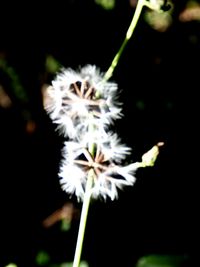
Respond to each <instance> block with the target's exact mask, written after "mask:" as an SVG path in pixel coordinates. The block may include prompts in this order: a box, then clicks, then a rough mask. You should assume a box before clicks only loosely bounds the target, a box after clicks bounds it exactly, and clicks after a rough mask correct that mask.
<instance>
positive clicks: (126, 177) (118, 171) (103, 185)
mask: <svg viewBox="0 0 200 267" xmlns="http://www.w3.org/2000/svg"><path fill="white" fill-rule="evenodd" d="M137 168H138V164H137V163H135V164H130V165H127V166H125V167H122V166H110V167H108V169H107V170H106V171H105V172H102V173H101V174H100V175H99V176H98V178H97V179H96V181H95V184H94V187H93V189H92V195H93V197H95V198H97V197H99V196H102V197H103V198H104V199H106V197H107V196H109V197H110V198H111V200H114V199H115V198H117V197H118V191H117V188H120V189H122V188H123V187H124V186H128V185H129V186H130V185H133V184H134V182H135V176H134V174H135V172H136V170H137Z"/></svg>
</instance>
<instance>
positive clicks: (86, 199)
mask: <svg viewBox="0 0 200 267" xmlns="http://www.w3.org/2000/svg"><path fill="white" fill-rule="evenodd" d="M93 175H94V174H93V169H91V170H90V171H89V173H88V179H87V183H86V188H85V193H84V199H83V206H82V211H81V218H80V225H79V231H78V238H77V243H76V250H75V255H74V262H73V267H79V265H80V258H81V252H82V247H83V239H84V233H85V226H86V221H87V216H88V210H89V205H90V197H91V188H92V182H93Z"/></svg>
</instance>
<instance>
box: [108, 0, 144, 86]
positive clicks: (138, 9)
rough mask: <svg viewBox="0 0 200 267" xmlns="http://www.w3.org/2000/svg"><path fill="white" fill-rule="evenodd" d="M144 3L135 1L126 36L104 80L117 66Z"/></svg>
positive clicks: (139, 0)
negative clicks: (135, 4)
mask: <svg viewBox="0 0 200 267" xmlns="http://www.w3.org/2000/svg"><path fill="white" fill-rule="evenodd" d="M145 4H146V1H145V0H138V3H137V6H136V9H135V12H134V15H133V19H132V21H131V24H130V26H129V28H128V31H127V33H126V37H125V39H124V41H123V43H122V45H121V47H120V49H119V51H118V52H117V54H116V56H115V57H114V59H113V61H112V63H111V65H110V67H109V69H108V70H107V72H106V73H105V75H104V81H107V80H109V79H110V77H111V76H112V74H113V71H114V69H115V67H116V66H117V64H118V62H119V59H120V57H121V55H122V52H123V51H124V48H125V47H126V45H127V43H128V41H129V39H130V38H131V36H132V34H133V32H134V29H135V27H136V25H137V23H138V20H139V17H140V15H141V12H142V8H143V6H144V5H145Z"/></svg>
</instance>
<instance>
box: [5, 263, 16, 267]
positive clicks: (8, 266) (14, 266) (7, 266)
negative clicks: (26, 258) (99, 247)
mask: <svg viewBox="0 0 200 267" xmlns="http://www.w3.org/2000/svg"><path fill="white" fill-rule="evenodd" d="M5 267H17V265H16V264H15V263H9V264H8V265H6V266H5Z"/></svg>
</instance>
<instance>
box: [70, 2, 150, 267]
mask: <svg viewBox="0 0 200 267" xmlns="http://www.w3.org/2000/svg"><path fill="white" fill-rule="evenodd" d="M144 4H145V0H139V1H138V4H137V6H136V9H135V12H134V15H133V19H132V21H131V24H130V26H129V28H128V31H127V33H126V37H125V39H124V41H123V43H122V45H121V47H120V49H119V51H118V52H117V54H116V55H115V57H114V59H113V61H112V63H111V65H110V67H109V68H108V70H107V72H106V73H105V75H104V81H107V80H109V79H110V77H111V76H112V74H113V71H114V69H115V67H116V66H117V64H118V62H119V59H120V57H121V55H122V53H123V51H124V48H125V47H126V45H127V43H128V41H129V39H130V38H131V36H132V34H133V32H134V29H135V27H136V25H137V23H138V20H139V17H140V15H141V12H142V8H143V6H144ZM93 145H94V144H91V147H90V149H89V150H91V151H90V152H93V149H94V146H93ZM92 154H93V153H92ZM93 175H94V174H93V169H91V170H90V171H89V173H88V179H87V183H86V189H85V193H84V199H83V206H82V211H81V218H80V224H79V231H78V238H77V243H76V249H75V255H74V262H73V267H79V265H80V259H81V253H82V247H83V239H84V233H85V227H86V221H87V216H88V210H89V205H90V198H91V189H92V184H93Z"/></svg>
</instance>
